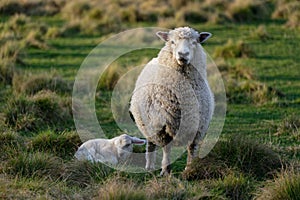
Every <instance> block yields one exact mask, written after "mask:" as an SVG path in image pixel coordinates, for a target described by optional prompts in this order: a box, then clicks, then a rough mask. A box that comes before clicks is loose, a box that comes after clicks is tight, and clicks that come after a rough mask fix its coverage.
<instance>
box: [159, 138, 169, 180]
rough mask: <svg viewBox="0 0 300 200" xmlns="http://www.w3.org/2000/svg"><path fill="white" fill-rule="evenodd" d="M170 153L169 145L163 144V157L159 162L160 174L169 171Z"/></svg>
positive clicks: (165, 173)
mask: <svg viewBox="0 0 300 200" xmlns="http://www.w3.org/2000/svg"><path fill="white" fill-rule="evenodd" d="M170 153H171V145H170V144H168V145H165V146H164V147H163V159H162V162H161V172H160V175H161V176H164V175H168V174H170V172H171V162H170Z"/></svg>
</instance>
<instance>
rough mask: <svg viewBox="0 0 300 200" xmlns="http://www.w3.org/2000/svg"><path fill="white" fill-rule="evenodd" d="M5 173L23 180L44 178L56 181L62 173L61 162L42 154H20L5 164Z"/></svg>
mask: <svg viewBox="0 0 300 200" xmlns="http://www.w3.org/2000/svg"><path fill="white" fill-rule="evenodd" d="M4 171H5V173H8V174H11V175H14V176H16V175H18V176H21V177H25V178H34V177H45V178H49V179H51V180H57V179H58V178H59V177H60V176H61V174H62V172H63V163H62V160H61V159H59V158H58V157H55V156H53V155H51V154H48V153H44V152H34V153H28V152H20V153H19V154H17V155H14V156H13V157H11V158H10V159H9V160H8V161H7V163H6V164H5V169H4Z"/></svg>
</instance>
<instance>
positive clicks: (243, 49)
mask: <svg viewBox="0 0 300 200" xmlns="http://www.w3.org/2000/svg"><path fill="white" fill-rule="evenodd" d="M254 56H255V53H254V52H253V50H252V49H251V48H250V46H249V45H248V44H246V43H244V42H243V41H238V42H236V43H234V42H233V40H232V39H229V40H228V41H227V43H226V44H225V45H224V46H220V47H217V48H216V49H215V52H214V57H222V58H249V57H254Z"/></svg>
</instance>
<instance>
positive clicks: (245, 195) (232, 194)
mask: <svg viewBox="0 0 300 200" xmlns="http://www.w3.org/2000/svg"><path fill="white" fill-rule="evenodd" d="M213 187H214V188H213V192H214V193H217V194H222V195H224V196H225V197H227V198H229V199H233V200H240V199H243V200H247V199H249V200H250V199H252V195H251V193H252V192H253V189H254V186H253V181H252V180H251V178H249V177H247V176H245V175H243V174H235V173H232V174H229V175H227V176H225V177H224V178H223V179H218V180H217V181H215V182H214V183H213Z"/></svg>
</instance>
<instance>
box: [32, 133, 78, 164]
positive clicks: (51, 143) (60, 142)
mask: <svg viewBox="0 0 300 200" xmlns="http://www.w3.org/2000/svg"><path fill="white" fill-rule="evenodd" d="M81 143H82V142H81V140H80V138H79V136H78V134H77V133H76V132H63V133H61V134H57V133H54V132H52V131H45V132H42V133H39V134H38V135H37V136H35V137H34V138H33V139H32V140H31V141H30V142H29V143H28V144H27V148H28V149H29V150H33V151H37V150H39V151H43V152H49V153H52V154H54V155H56V156H59V157H62V158H71V157H73V156H74V153H75V152H76V150H77V148H78V146H79V145H80V144H81Z"/></svg>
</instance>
